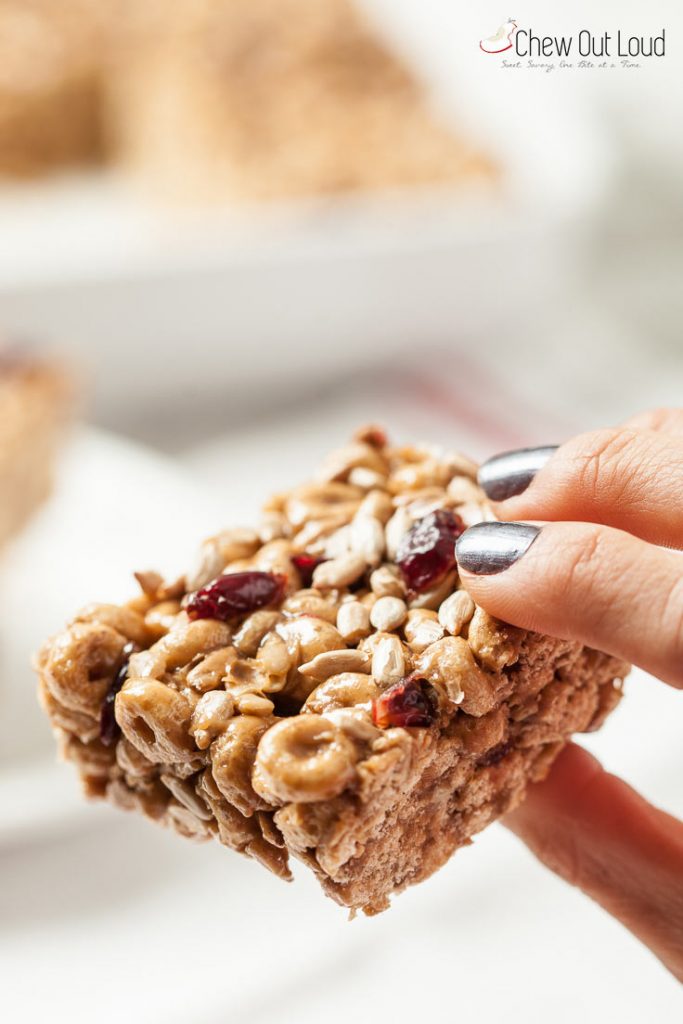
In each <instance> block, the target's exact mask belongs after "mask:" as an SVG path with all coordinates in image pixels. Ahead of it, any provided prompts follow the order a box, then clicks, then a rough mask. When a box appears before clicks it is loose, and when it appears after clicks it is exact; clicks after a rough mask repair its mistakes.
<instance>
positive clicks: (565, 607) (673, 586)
mask: <svg viewBox="0 0 683 1024" xmlns="http://www.w3.org/2000/svg"><path fill="white" fill-rule="evenodd" d="M487 525H488V526H489V527H496V526H497V527H499V528H501V527H502V528H503V529H502V532H503V533H504V532H505V530H506V529H508V527H509V524H507V523H499V524H494V523H491V524H487ZM473 529H474V530H476V528H473ZM469 537H470V532H469V531H466V532H465V533H464V534H463V535H462V536H461V537H460V538H459V539H458V542H457V545H456V553H457V551H458V549H462V550H463V551H467V554H468V560H467V564H469V565H474V566H475V568H476V565H475V559H474V558H473V557H472V555H471V553H470V552H469V550H468V547H471V545H468V542H469ZM484 542H485V541H484ZM458 564H459V568H460V575H461V579H462V582H463V586H464V587H465V589H466V590H468V591H469V593H470V594H471V595H472V597H473V598H474V600H475V601H476V602H477V604H480V605H481V606H482V607H483V608H485V609H486V611H487V612H490V614H491V615H494V616H495V617H496V618H499V619H503V620H504V621H505V622H510V623H512V625H514V626H521V627H522V628H523V629H530V630H534V631H535V632H538V633H548V634H550V636H556V637H561V638H562V639H564V640H577V641H580V642H581V643H583V644H586V645H587V646H588V647H594V648H596V649H597V650H600V651H606V652H607V653H608V654H613V655H615V656H616V657H619V658H623V659H624V660H626V661H631V662H634V663H635V664H636V665H640V667H641V668H644V669H646V670H647V671H648V672H652V673H653V674H654V675H656V676H658V677H659V678H660V679H663V680H664V681H665V682H669V683H671V684H672V685H673V686H678V687H683V555H682V554H681V553H680V552H678V551H667V550H665V549H664V548H658V547H655V546H654V545H651V544H646V543H645V542H644V541H641V540H637V539H636V538H635V537H632V536H630V534H627V533H623V532H621V531H619V530H612V529H610V528H608V527H605V526H594V525H591V524H588V523H547V524H545V525H544V526H543V527H542V529H541V530H540V532H539V533H538V535H537V536H536V537H535V539H534V541H533V543H532V544H530V546H529V547H527V548H526V550H525V551H524V553H522V555H521V557H519V559H518V560H517V561H515V562H514V563H513V564H512V565H510V567H509V568H506V569H505V570H504V571H501V572H497V573H495V574H494V575H474V574H473V573H472V572H468V571H467V569H466V568H465V567H464V565H463V561H462V560H459V563H458Z"/></svg>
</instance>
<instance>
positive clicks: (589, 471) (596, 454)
mask: <svg viewBox="0 0 683 1024" xmlns="http://www.w3.org/2000/svg"><path fill="white" fill-rule="evenodd" d="M635 437H636V435H635V432H634V431H632V430H624V429H621V430H618V429H603V430H595V431H591V432H590V433H588V434H581V435H580V436H579V437H578V438H576V440H575V441H574V442H570V444H569V446H568V448H567V450H566V452H565V456H566V458H567V459H568V461H569V463H570V466H571V468H572V469H573V470H574V473H575V474H576V475H577V476H578V481H579V486H580V487H581V489H582V490H583V491H585V492H586V493H588V494H594V493H596V492H597V491H599V490H603V489H604V488H605V486H606V485H610V487H613V486H615V485H616V486H617V487H618V488H620V487H621V486H622V484H623V482H625V481H626V479H627V477H626V475H625V474H624V461H625V460H627V459H628V451H629V448H630V447H632V445H633V441H634V439H635Z"/></svg>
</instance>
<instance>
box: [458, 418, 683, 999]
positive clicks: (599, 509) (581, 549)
mask: <svg viewBox="0 0 683 1024" xmlns="http://www.w3.org/2000/svg"><path fill="white" fill-rule="evenodd" d="M480 482H481V484H482V486H483V487H484V489H485V490H486V492H487V493H488V494H489V496H490V497H491V498H493V499H494V500H495V501H496V502H497V504H496V512H497V515H498V516H499V518H500V519H501V520H505V522H499V523H480V524H478V525H477V526H474V527H472V528H470V529H469V530H467V531H466V532H465V533H464V534H463V535H462V537H460V539H459V540H458V544H457V555H458V564H459V568H460V571H461V575H462V578H463V582H464V583H465V585H466V587H467V589H468V590H469V591H470V593H471V594H472V596H473V597H474V598H475V600H476V601H477V602H478V603H479V604H481V605H482V606H483V607H484V608H485V609H486V610H487V611H489V612H491V614H493V615H495V616H497V617H499V618H501V619H505V620H506V621H507V622H511V623H513V624H514V625H516V626H521V627H523V628H525V629H531V630H535V631H537V632H540V633H549V634H551V635H553V636H557V637H562V638H563V639H570V640H576V641H580V642H581V643H584V644H587V645H588V646H590V647H595V648H597V649H599V650H602V651H606V652H608V653H610V654H614V655H616V656H617V657H620V658H623V659H625V660H627V661H631V662H633V663H634V664H636V665H639V666H640V667H641V668H644V669H646V670H647V671H648V672H651V673H653V674H654V675H656V676H658V677H659V678H660V679H662V680H664V681H665V682H667V683H669V684H670V685H672V686H675V687H678V688H683V555H682V554H681V551H680V549H681V548H683V410H658V411H656V412H652V413H646V414H643V415H640V416H636V417H634V418H633V419H631V420H629V421H628V422H627V423H625V424H624V425H623V426H621V427H619V428H616V429H612V430H600V431H595V432H592V433H588V434H582V435H580V436H579V437H576V438H574V439H573V440H571V441H569V442H567V443H566V444H564V445H561V446H560V447H559V448H539V449H531V450H525V451H522V452H512V453H506V454H505V455H503V456H497V457H495V458H493V459H491V460H489V461H488V462H487V463H485V464H484V465H483V466H482V468H481V470H480ZM676 548H677V549H679V550H671V549H676ZM667 549H668V550H667ZM505 824H506V825H507V826H508V827H509V828H511V829H512V830H513V831H514V832H515V833H516V834H517V835H519V836H520V837H521V838H522V839H523V840H524V842H525V843H526V844H527V845H528V846H529V848H530V849H531V850H532V851H533V852H534V853H535V854H536V856H538V857H539V858H540V859H541V860H542V861H543V862H544V863H545V864H546V865H547V866H548V867H550V868H551V869H552V870H554V871H556V872H557V873H558V874H560V875H561V876H562V877H563V878H565V879H566V880H567V881H569V882H570V883H572V884H573V885H577V886H578V887H579V888H581V889H582V890H583V891H584V892H586V893H588V895H590V896H592V897H593V898H594V899H596V900H597V901H598V902H599V903H600V904H601V905H602V906H603V907H605V909H606V910H608V911H609V912H610V913H612V914H614V916H615V917H617V918H618V919H619V920H620V921H622V922H623V923H624V924H625V925H626V926H627V927H628V928H630V929H631V931H632V932H633V933H634V934H635V935H637V936H638V937H639V938H640V939H641V940H642V941H643V942H645V943H646V944H647V945H648V946H649V947H650V948H651V949H652V951H653V952H654V953H655V954H656V955H657V956H658V957H659V958H660V960H662V962H663V963H664V964H665V965H666V966H667V967H668V968H669V969H670V970H671V971H672V972H673V973H674V974H675V975H676V976H677V977H678V979H679V980H681V981H683V823H681V822H679V821H677V820H676V819H675V818H672V817H671V816H670V815H668V814H665V813H664V812H663V811H661V810H659V809H658V808H656V807H653V806H651V805H650V804H648V803H647V802H646V801H645V800H644V799H643V798H642V797H640V796H639V795H638V794H637V793H636V792H635V791H634V790H633V789H631V787H630V786H628V785H626V783H624V782H622V781H621V780H620V779H618V778H616V777H615V776H614V775H610V774H609V773H608V772H605V771H604V770H603V769H602V768H601V766H600V764H599V763H598V762H597V761H596V760H595V758H593V757H592V756H591V755H590V754H588V753H587V752H586V751H584V750H582V749H581V748H580V747H578V746H576V745H575V744H569V745H568V746H567V747H566V748H565V749H564V750H563V751H562V753H561V754H560V756H559V757H558V758H557V760H556V762H555V764H554V766H553V769H552V771H551V773H550V775H549V777H548V778H547V779H546V781H545V782H543V783H540V784H539V785H536V786H532V787H531V788H530V791H529V794H528V796H527V799H526V800H525V802H524V803H523V804H522V805H521V807H519V808H518V809H517V810H516V811H514V812H513V813H512V814H510V815H508V816H507V818H506V819H505Z"/></svg>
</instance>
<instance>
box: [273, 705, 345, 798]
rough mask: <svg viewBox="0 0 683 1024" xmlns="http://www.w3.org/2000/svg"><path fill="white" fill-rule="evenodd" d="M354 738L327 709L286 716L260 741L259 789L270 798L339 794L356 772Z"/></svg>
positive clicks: (329, 796) (317, 796)
mask: <svg viewBox="0 0 683 1024" xmlns="http://www.w3.org/2000/svg"><path fill="white" fill-rule="evenodd" d="M357 760H358V754H357V751H356V746H355V744H354V742H353V740H352V739H351V738H350V737H349V736H348V735H347V734H346V733H345V732H344V731H343V730H342V729H340V728H339V727H338V726H335V725H334V724H333V723H332V722H330V721H329V720H328V719H327V718H324V717H323V716H322V715H301V716H300V717H298V718H286V719H284V720H283V721H281V722H278V723H277V725H274V726H273V728H272V729H269V730H268V732H267V733H266V734H265V736H264V737H263V738H262V740H261V742H260V743H259V747H258V752H257V755H256V765H255V767H254V773H253V783H254V789H255V790H256V792H257V793H259V794H260V795H261V796H263V797H264V798H265V799H266V800H268V801H269V802H270V803H289V802H290V801H296V802H300V803H310V802H312V801H315V800H331V799H332V798H333V797H335V796H339V794H340V793H342V792H343V791H344V790H345V789H347V787H348V786H349V785H351V783H352V782H353V781H354V778H355V775H356V762H357Z"/></svg>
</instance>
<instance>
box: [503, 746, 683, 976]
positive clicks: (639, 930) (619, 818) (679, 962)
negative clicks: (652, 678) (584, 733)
mask: <svg viewBox="0 0 683 1024" xmlns="http://www.w3.org/2000/svg"><path fill="white" fill-rule="evenodd" d="M503 821H504V824H505V825H507V827H508V828H510V829H511V830H512V831H513V832H515V833H516V834H517V835H518V836H519V837H520V838H521V839H522V840H523V841H524V842H525V843H526V845H527V846H528V847H529V848H530V849H531V851H532V852H533V853H534V854H535V855H536V856H537V857H538V858H539V860H541V861H542V862H543V863H544V864H545V865H546V866H547V867H549V868H550V869H551V870H552V871H554V872H556V874H558V875H560V876H561V877H562V878H564V879H565V881H567V882H569V883H570V884H571V885H575V886H577V887H578V888H580V889H582V890H583V892H585V893H587V894H588V895H589V896H591V897H592V898H593V899H594V900H596V901H597V902H598V903H599V904H600V905H601V906H602V907H604V908H605V910H607V911H608V912H609V913H610V914H613V915H614V916H615V917H616V918H618V919H619V920H620V921H621V922H622V923H623V924H624V925H626V927H627V928H629V929H630V930H631V931H632V932H633V933H634V934H635V935H636V936H637V937H638V938H639V939H640V940H641V941H642V942H644V943H645V944H646V945H647V946H649V947H650V949H651V950H652V951H653V953H655V954H656V956H658V957H659V959H660V960H661V961H662V962H663V963H664V964H665V965H666V966H667V967H668V968H669V970H670V971H672V972H673V974H674V975H675V976H676V977H677V978H678V979H679V980H680V981H683V823H681V822H680V821H677V820H676V819H675V818H672V817H671V816H670V815H669V814H666V813H665V812H664V811H661V810H659V809H658V808H656V807H653V806H652V805H651V804H649V803H647V801H646V800H644V799H643V797H641V796H640V795H639V794H638V793H636V792H635V790H633V789H632V788H631V787H630V786H628V785H627V784H626V783H625V782H623V781H622V780H621V779H618V778H617V777H616V776H614V775H611V774H610V773H609V772H606V771H605V770H604V769H603V768H602V767H601V765H600V764H599V762H598V761H596V759H595V758H594V757H592V756H591V755H590V754H588V753H587V752H586V751H585V750H583V749H582V748H581V747H578V746H576V745H575V744H573V743H572V744H569V745H568V746H567V747H565V749H564V750H563V751H562V752H561V753H560V755H559V756H558V758H557V760H556V761H555V763H554V765H553V767H552V769H551V772H550V775H549V776H548V778H547V779H546V780H545V781H544V782H541V783H538V784H536V785H533V786H530V787H529V790H528V792H527V797H526V799H525V801H524V802H523V803H522V804H521V805H520V807H518V808H517V810H515V811H513V812H512V813H511V814H508V815H507V816H506V817H505V818H504V819H503Z"/></svg>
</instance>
